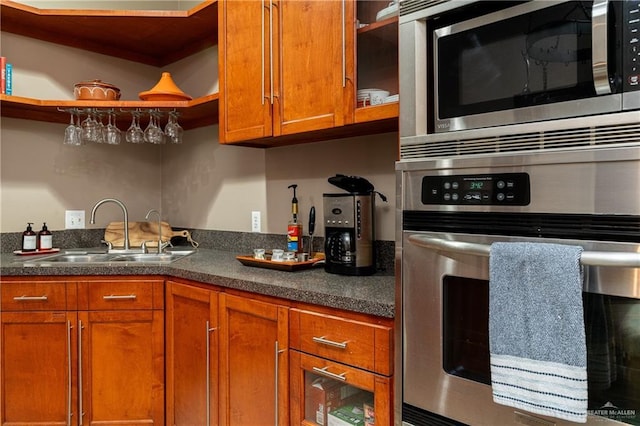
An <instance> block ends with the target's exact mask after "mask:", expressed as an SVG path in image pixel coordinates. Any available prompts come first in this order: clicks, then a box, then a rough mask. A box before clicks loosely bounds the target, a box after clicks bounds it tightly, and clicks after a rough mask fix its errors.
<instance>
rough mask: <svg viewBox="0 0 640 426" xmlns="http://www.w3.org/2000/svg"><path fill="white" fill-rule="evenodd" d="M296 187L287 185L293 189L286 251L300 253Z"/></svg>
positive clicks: (300, 232) (299, 223) (301, 250)
mask: <svg viewBox="0 0 640 426" xmlns="http://www.w3.org/2000/svg"><path fill="white" fill-rule="evenodd" d="M297 187H298V185H295V184H294V185H289V188H293V199H292V200H291V213H292V216H293V217H292V218H291V221H289V225H288V226H287V251H293V252H295V253H302V252H303V247H302V223H301V222H299V221H298V199H297V198H296V188H297Z"/></svg>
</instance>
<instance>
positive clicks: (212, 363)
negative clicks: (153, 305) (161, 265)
mask: <svg viewBox="0 0 640 426" xmlns="http://www.w3.org/2000/svg"><path fill="white" fill-rule="evenodd" d="M166 298H167V302H166V321H167V327H166V328H167V331H166V351H167V353H166V372H167V385H166V389H167V404H166V419H167V425H178V426H180V425H185V426H187V425H215V424H217V419H218V381H219V374H218V353H219V351H218V335H219V331H218V292H217V291H214V290H208V289H204V288H199V287H196V286H194V285H188V284H182V283H178V282H173V281H167V287H166Z"/></svg>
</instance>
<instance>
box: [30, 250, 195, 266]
mask: <svg viewBox="0 0 640 426" xmlns="http://www.w3.org/2000/svg"><path fill="white" fill-rule="evenodd" d="M192 253H195V250H174V251H170V252H166V253H160V254H159V253H88V252H75V251H67V252H64V253H57V254H54V255H51V256H46V257H40V258H37V259H29V260H27V261H25V262H24V265H26V266H53V265H60V264H83V265H88V264H96V265H98V264H122V263H171V262H175V261H176V260H178V259H182V258H183V257H185V256H188V255H190V254H192Z"/></svg>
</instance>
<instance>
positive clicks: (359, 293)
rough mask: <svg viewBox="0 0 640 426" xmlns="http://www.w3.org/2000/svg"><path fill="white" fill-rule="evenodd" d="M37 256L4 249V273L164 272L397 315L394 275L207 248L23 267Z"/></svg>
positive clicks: (0, 266)
mask: <svg viewBox="0 0 640 426" xmlns="http://www.w3.org/2000/svg"><path fill="white" fill-rule="evenodd" d="M32 258H34V256H22V257H18V256H16V255H14V254H13V253H3V254H2V255H1V257H0V275H2V276H44V275H47V276H56V275H59V276H63V275H105V276H108V275H165V276H168V277H176V278H185V279H189V280H193V281H198V282H201V283H205V284H214V285H217V286H220V287H227V288H233V289H237V290H244V291H248V292H253V293H258V294H263V295H268V296H276V297H280V298H284V299H289V300H292V301H300V302H306V303H312V304H316V305H321V306H328V307H332V308H339V309H346V310H350V311H354V312H361V313H366V314H371V315H377V316H381V317H387V318H393V316H394V304H395V298H394V277H393V276H391V275H378V274H375V275H371V276H366V277H350V276H342V275H334V274H329V273H326V272H325V271H324V268H322V266H314V267H312V268H310V269H306V270H300V271H296V272H284V271H277V270H271V269H263V268H255V267H249V266H244V265H242V264H241V263H240V262H239V261H238V260H237V259H236V253H231V252H228V251H222V250H214V249H202V248H200V249H198V251H197V252H196V253H194V254H192V255H190V256H187V257H185V258H182V259H179V260H177V261H175V262H173V263H170V264H147V263H145V264H119V265H114V264H103V265H100V264H96V265H86V264H85V265H82V264H61V265H56V266H24V261H26V260H30V259H32Z"/></svg>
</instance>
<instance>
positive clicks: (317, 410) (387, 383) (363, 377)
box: [290, 309, 393, 425]
mask: <svg viewBox="0 0 640 426" xmlns="http://www.w3.org/2000/svg"><path fill="white" fill-rule="evenodd" d="M336 313H337V312H334V313H327V312H317V311H312V310H306V309H291V311H290V317H291V324H290V325H291V331H290V335H291V351H290V353H291V355H290V359H291V370H290V371H291V378H290V380H291V384H290V386H291V424H296V425H297V424H302V425H326V424H327V422H328V417H329V416H330V415H335V416H338V414H335V413H333V414H331V413H332V412H334V410H337V412H340V411H344V412H348V413H349V414H353V416H354V417H356V418H357V417H358V416H359V415H361V417H362V418H361V422H364V424H366V421H365V420H368V421H369V422H371V423H375V424H380V425H391V424H393V406H392V400H393V398H392V396H393V393H392V392H393V354H392V348H393V341H392V328H391V325H390V324H386V323H385V324H379V323H377V321H376V320H374V319H371V320H368V319H367V318H348V317H346V316H345V315H340V316H338V315H335V314H336ZM341 407H342V409H341Z"/></svg>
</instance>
